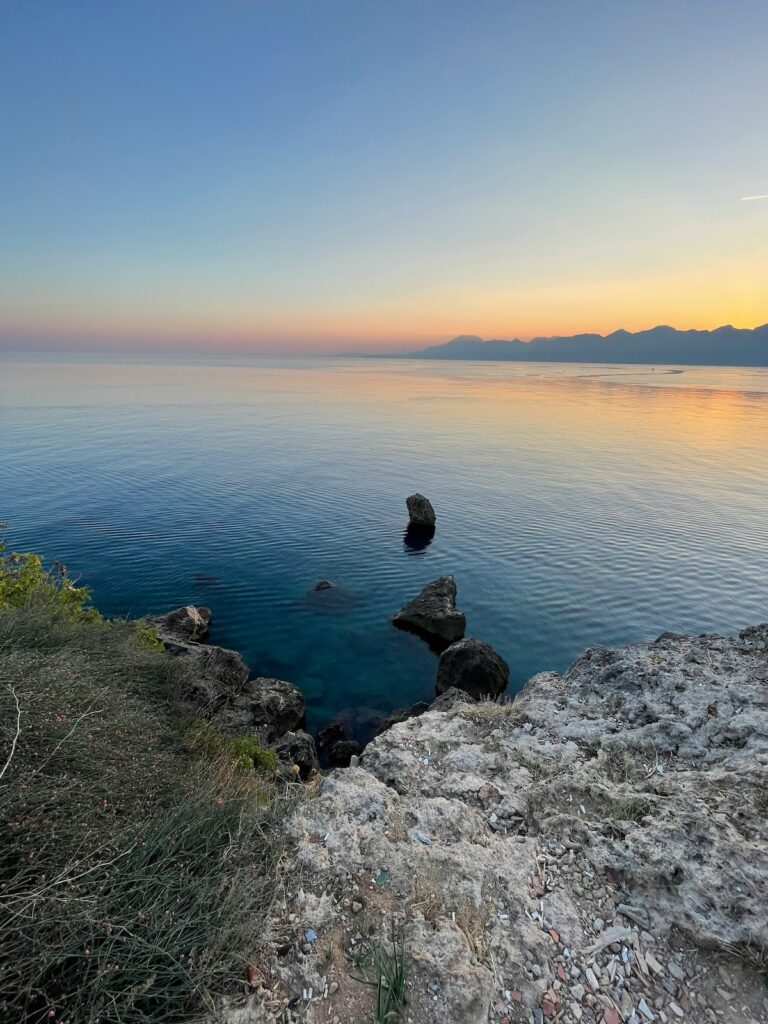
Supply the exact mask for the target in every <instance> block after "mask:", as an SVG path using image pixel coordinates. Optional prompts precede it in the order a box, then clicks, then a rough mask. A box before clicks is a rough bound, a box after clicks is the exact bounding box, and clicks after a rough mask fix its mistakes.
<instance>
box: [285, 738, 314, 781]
mask: <svg viewBox="0 0 768 1024" xmlns="http://www.w3.org/2000/svg"><path fill="white" fill-rule="evenodd" d="M274 748H275V750H276V752H277V756H278V757H279V758H280V760H281V761H287V762H289V763H290V764H294V765H296V767H297V768H298V769H299V775H300V776H301V778H302V779H306V777H307V776H308V775H309V774H310V773H311V772H316V771H317V770H318V769H319V767H320V765H319V763H318V760H317V750H316V749H315V741H314V740H313V739H312V737H311V736H310V735H309V733H306V732H304V731H303V730H301V729H297V730H296V731H295V732H287V733H285V735H284V736H280V738H279V739H277V740H276V741H275V743H274Z"/></svg>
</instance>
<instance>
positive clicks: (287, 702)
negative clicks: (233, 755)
mask: <svg viewBox="0 0 768 1024" xmlns="http://www.w3.org/2000/svg"><path fill="white" fill-rule="evenodd" d="M213 721H214V724H215V725H216V726H218V728H220V729H222V730H223V731H224V732H229V733H235V734H237V735H241V736H243V735H247V734H249V733H253V732H258V734H259V735H260V736H262V737H263V738H264V740H265V742H271V741H272V740H273V739H274V738H275V737H276V736H281V735H282V734H283V733H288V732H291V731H292V730H294V729H298V728H299V726H301V725H302V724H303V722H304V695H303V694H302V692H301V690H300V689H299V688H298V687H297V686H294V685H293V683H287V682H285V681H284V680H283V679H266V678H258V679H251V680H249V681H248V682H246V683H245V684H244V686H243V687H242V688H241V691H240V693H239V694H238V695H237V696H236V697H234V698H233V699H232V700H230V701H228V702H227V703H226V705H225V706H224V707H222V708H221V710H220V711H218V713H217V714H216V716H215V718H214V720H213ZM313 744H314V741H313Z"/></svg>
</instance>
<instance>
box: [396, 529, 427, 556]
mask: <svg viewBox="0 0 768 1024" xmlns="http://www.w3.org/2000/svg"><path fill="white" fill-rule="evenodd" d="M434 536H435V528H434V526H429V527H427V526H410V525H409V526H408V528H407V529H406V531H405V533H404V534H403V544H404V545H405V547H406V548H407V549H408V551H411V552H413V553H414V554H418V553H419V552H421V551H424V550H425V549H426V548H428V547H429V545H430V544H431V543H432V538H433V537H434Z"/></svg>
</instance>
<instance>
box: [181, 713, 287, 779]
mask: <svg viewBox="0 0 768 1024" xmlns="http://www.w3.org/2000/svg"><path fill="white" fill-rule="evenodd" d="M184 738H185V739H186V741H187V743H188V744H189V746H190V748H191V749H192V750H195V751H199V752H200V753H202V754H203V755H204V756H205V757H206V758H208V759H209V760H214V761H217V760H224V761H226V762H228V763H231V764H232V765H234V766H235V767H236V768H239V769H240V770H241V771H246V772H250V771H257V772H266V773H269V772H272V773H274V772H276V771H277V770H278V768H279V765H280V762H279V760H278V757H277V752H276V751H275V750H274V748H272V747H265V746H264V744H263V743H262V742H261V740H260V739H259V737H258V736H227V735H225V733H223V732H221V730H220V729H217V728H216V726H214V725H211V723H210V722H206V721H205V720H204V719H202V718H196V719H195V720H194V721H193V722H191V723H190V725H188V726H187V728H186V729H185V731H184Z"/></svg>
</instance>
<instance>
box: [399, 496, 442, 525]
mask: <svg viewBox="0 0 768 1024" xmlns="http://www.w3.org/2000/svg"><path fill="white" fill-rule="evenodd" d="M405 504H406V506H407V507H408V518H409V522H410V525H411V526H412V527H415V528H416V529H422V530H424V529H426V530H434V528H435V521H436V518H437V517H436V516H435V510H434V509H433V508H432V502H431V501H430V500H429V498H425V497H424V495H423V494H411V495H409V496H408V497H407V498H406V499H405Z"/></svg>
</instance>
